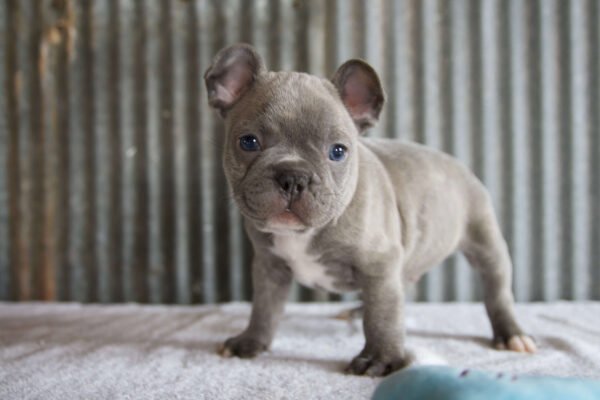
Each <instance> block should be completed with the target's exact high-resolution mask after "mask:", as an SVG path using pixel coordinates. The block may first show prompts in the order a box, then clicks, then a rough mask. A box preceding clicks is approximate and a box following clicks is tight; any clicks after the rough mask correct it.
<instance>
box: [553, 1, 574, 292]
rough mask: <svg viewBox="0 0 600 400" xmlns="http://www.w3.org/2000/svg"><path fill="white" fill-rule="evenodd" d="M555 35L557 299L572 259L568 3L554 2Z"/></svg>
mask: <svg viewBox="0 0 600 400" xmlns="http://www.w3.org/2000/svg"><path fill="white" fill-rule="evenodd" d="M557 30H558V33H559V50H558V51H559V55H558V57H559V58H558V59H559V65H560V67H559V68H560V70H559V71H560V78H559V80H558V83H559V85H560V86H559V100H560V102H559V106H558V112H559V115H560V125H559V126H560V130H559V138H560V149H561V155H562V157H561V160H560V166H561V169H560V177H559V179H560V182H561V183H560V184H561V195H560V200H561V201H560V205H561V224H560V225H561V228H560V229H561V231H562V235H561V244H562V252H561V255H562V259H561V264H562V270H561V274H560V276H559V281H560V283H561V288H560V293H561V294H560V296H561V298H567V299H568V298H570V297H571V296H572V292H571V273H570V269H571V266H570V265H569V263H570V262H571V260H572V245H573V241H572V237H571V231H572V221H571V218H570V216H571V199H570V196H569V191H570V189H571V183H570V168H571V165H572V160H571V148H572V144H571V134H572V132H571V127H572V126H571V100H570V99H571V85H570V80H571V66H570V61H569V59H570V57H571V50H570V35H569V32H570V30H571V23H570V8H569V4H568V2H561V1H559V2H558V27H557Z"/></svg>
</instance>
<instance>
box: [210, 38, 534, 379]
mask: <svg viewBox="0 0 600 400" xmlns="http://www.w3.org/2000/svg"><path fill="white" fill-rule="evenodd" d="M205 82H206V87H207V93H208V100H209V104H210V105H211V106H212V107H213V108H215V109H216V110H217V111H218V112H219V114H220V115H221V116H222V117H223V118H224V121H225V131H226V132H225V137H224V150H223V166H224V170H225V176H226V177H227V180H228V183H229V186H230V189H231V191H232V193H233V197H234V199H235V200H236V203H237V205H238V207H239V208H240V210H241V213H242V215H243V217H244V220H245V227H246V231H247V233H248V235H249V237H250V240H251V242H252V245H253V247H254V253H255V259H254V262H253V286H254V296H253V309H252V316H251V319H250V323H249V326H248V328H247V329H246V330H245V331H244V332H243V333H242V334H240V335H239V336H237V337H234V338H231V339H229V340H228V341H227V342H226V343H225V345H224V348H223V354H225V355H236V356H240V357H253V356H255V355H257V354H258V353H260V352H261V351H263V350H265V349H266V348H268V346H269V345H270V343H271V341H272V339H273V335H274V332H275V329H276V326H277V321H278V319H279V317H280V316H281V314H282V312H283V308H284V303H285V301H286V298H287V295H288V291H289V288H290V285H291V282H292V279H293V278H294V277H296V278H297V279H298V280H302V279H305V281H310V279H308V278H305V277H306V276H310V277H311V278H312V279H313V281H312V282H311V283H312V285H311V286H313V287H329V288H330V289H331V290H332V291H336V292H338V291H339V292H343V291H360V292H361V295H362V300H363V302H364V331H365V338H366V343H365V347H364V349H363V350H362V351H361V353H360V354H359V355H358V356H357V357H356V358H355V359H354V360H353V361H352V363H351V364H350V366H349V368H348V370H349V371H350V372H352V373H356V374H369V375H384V374H387V373H389V372H391V371H393V370H396V369H398V368H401V367H403V366H405V365H406V364H407V363H408V357H407V355H406V353H405V350H404V347H403V336H404V325H403V318H402V314H403V312H402V309H403V303H404V292H405V286H406V284H409V283H413V282H416V281H417V280H418V279H419V278H420V277H421V276H422V275H423V274H424V273H425V272H427V271H428V270H429V269H430V268H432V267H433V266H435V265H438V264H439V263H440V262H441V261H443V260H444V259H445V258H447V257H448V256H449V255H451V254H452V253H454V252H455V251H461V252H463V254H464V255H465V256H466V257H467V259H468V260H469V261H470V263H471V265H472V266H473V267H475V268H476V270H477V271H479V273H480V275H481V277H482V280H483V286H484V291H485V295H484V301H485V305H486V309H487V311H488V315H489V317H490V321H491V324H492V329H493V333H494V342H495V343H496V344H498V345H500V346H502V347H506V348H510V349H513V350H518V349H517V348H515V346H513V340H514V339H515V338H518V339H519V340H521V338H523V339H525V338H526V339H527V341H529V342H530V339H529V338H527V337H526V336H524V335H523V333H522V331H521V329H520V328H519V326H518V324H517V322H516V321H515V317H514V312H513V295H512V293H511V289H510V288H511V278H512V265H511V259H510V256H509V253H508V248H507V245H506V242H505V240H504V238H503V236H502V233H501V231H500V227H499V225H498V222H497V220H496V216H495V214H494V210H493V207H492V202H491V199H490V196H489V194H488V192H487V190H486V189H485V188H484V187H483V185H482V184H481V182H480V181H479V180H478V179H477V178H476V177H475V175H474V174H473V173H471V172H470V171H469V170H468V168H466V167H465V166H464V165H462V164H461V163H460V162H458V161H457V160H456V159H454V158H452V157H450V156H449V155H446V154H444V153H442V152H440V151H437V150H434V149H430V148H426V147H424V146H422V145H419V144H416V143H410V142H404V141H399V140H389V139H368V138H365V137H362V136H361V134H362V133H364V131H365V130H366V129H368V128H369V127H371V126H373V125H374V124H375V123H376V122H377V119H378V117H379V113H380V112H381V109H382V107H383V104H384V93H383V88H382V87H381V84H380V80H379V78H378V76H377V74H376V73H375V71H374V70H373V69H372V68H371V67H370V66H369V65H368V64H366V63H365V62H363V61H360V60H350V61H347V62H346V63H344V64H343V65H342V66H341V67H340V68H339V69H338V71H337V72H336V74H335V75H334V77H333V78H332V80H331V81H329V80H326V79H323V78H318V77H316V76H312V75H308V74H304V73H297V72H272V71H268V70H267V69H266V67H265V65H264V63H263V61H262V58H261V57H260V56H259V55H258V54H257V53H256V51H255V50H254V49H253V48H252V47H251V46H248V45H233V46H230V47H227V48H225V49H223V50H221V51H220V52H219V53H218V54H217V55H216V56H215V58H214V60H213V63H212V65H211V66H210V67H209V69H208V70H207V72H206V74H205ZM244 140H245V141H253V142H255V143H257V144H256V146H255V147H252V146H250V150H249V149H248V148H246V149H244V146H242V144H243V143H242V142H243V141H244ZM337 146H342V147H343V148H345V149H346V155H345V157H343V158H341V159H338V160H336V159H333V158H332V156H331V155H330V151H331V149H332V148H333V147H337ZM304 242H306V243H307V245H306V247H303V246H302V245H301V243H304ZM303 263H304V264H305V265H302V264H303ZM299 264H300V265H299ZM307 264H310V265H311V268H313V270H312V271H310V273H309V272H307V271H306V270H304V269H303V268H305V267H306V268H308V265H307ZM319 269H321V270H322V271H319ZM306 274H308V275H306ZM311 274H313V275H311ZM303 277H304V278H303ZM326 281H329V285H328V283H327V282H326ZM523 344H524V347H525V348H524V349H523V348H521V351H525V350H526V351H529V350H532V349H527V343H525V340H524V342H523ZM517 347H518V346H517ZM521 347H522V346H521Z"/></svg>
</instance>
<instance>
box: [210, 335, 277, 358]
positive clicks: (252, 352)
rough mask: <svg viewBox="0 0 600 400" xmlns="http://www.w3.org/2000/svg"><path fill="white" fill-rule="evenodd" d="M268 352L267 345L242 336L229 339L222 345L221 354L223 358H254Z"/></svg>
mask: <svg viewBox="0 0 600 400" xmlns="http://www.w3.org/2000/svg"><path fill="white" fill-rule="evenodd" d="M266 350H267V345H266V344H264V343H262V342H260V341H259V340H256V339H253V338H250V337H246V336H243V335H240V336H236V337H232V338H229V339H227V340H226V341H225V343H223V345H221V347H220V349H219V354H221V355H222V356H223V357H232V356H236V357H240V358H253V357H256V356H257V355H259V354H260V353H262V352H263V351H266Z"/></svg>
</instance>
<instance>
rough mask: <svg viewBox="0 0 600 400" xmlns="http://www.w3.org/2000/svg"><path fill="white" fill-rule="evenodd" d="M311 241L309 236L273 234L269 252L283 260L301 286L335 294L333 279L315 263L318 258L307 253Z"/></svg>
mask: <svg viewBox="0 0 600 400" xmlns="http://www.w3.org/2000/svg"><path fill="white" fill-rule="evenodd" d="M311 239H312V235H310V234H302V235H300V234H290V235H282V234H279V235H278V234H275V235H273V247H272V248H271V251H272V252H273V254H275V255H276V256H278V257H281V258H282V259H284V260H285V262H286V263H287V265H288V266H289V267H290V268H291V269H292V272H293V273H294V278H295V279H296V280H297V281H298V282H300V283H301V284H302V285H304V286H308V287H311V288H316V287H319V288H322V289H326V290H329V291H332V292H336V291H337V290H336V289H335V287H334V284H333V283H334V282H333V278H332V277H331V276H329V275H327V274H326V273H325V271H326V268H325V266H324V265H323V264H321V263H319V262H318V261H317V260H318V258H319V257H318V256H317V255H313V254H309V253H307V249H308V245H309V243H310V241H311Z"/></svg>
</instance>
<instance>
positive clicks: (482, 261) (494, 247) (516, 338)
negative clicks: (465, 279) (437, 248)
mask: <svg viewBox="0 0 600 400" xmlns="http://www.w3.org/2000/svg"><path fill="white" fill-rule="evenodd" d="M462 250H463V253H464V254H465V256H466V257H467V259H468V260H469V263H470V264H471V265H472V266H473V267H474V268H475V269H476V270H478V271H479V273H480V275H481V278H482V281H483V285H484V302H485V308H486V311H487V314H488V316H489V319H490V322H491V324H492V330H493V332H494V345H495V347H496V348H497V349H500V350H513V351H518V352H528V353H533V352H535V351H536V345H535V343H534V341H533V340H532V339H531V337H529V336H527V335H526V334H524V333H523V331H522V330H521V328H520V327H519V325H518V324H517V322H516V319H515V315H514V299H513V294H512V291H511V281H512V262H511V259H510V255H509V252H508V246H507V244H506V241H505V240H504V238H503V237H502V233H501V232H500V227H499V226H498V222H497V220H496V217H495V215H494V213H493V211H492V210H491V206H490V207H488V209H487V210H486V212H485V213H484V214H483V215H482V216H481V217H479V218H477V219H476V220H474V221H472V223H471V224H470V225H469V228H468V232H467V235H466V238H465V241H464V244H463V246H462Z"/></svg>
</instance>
